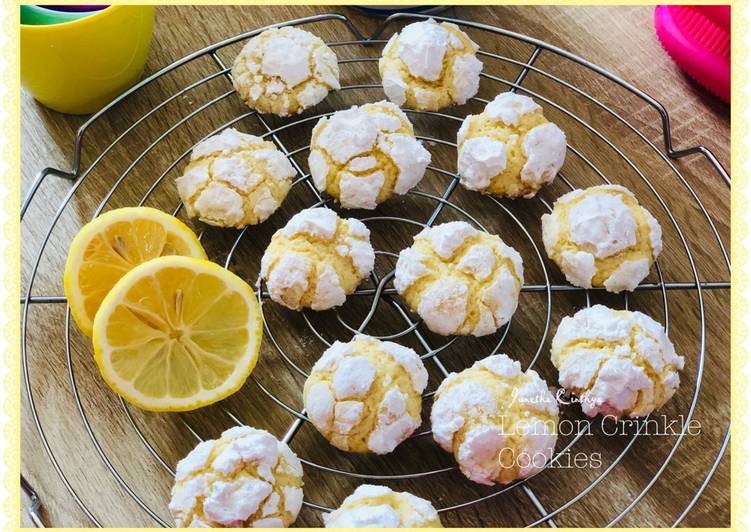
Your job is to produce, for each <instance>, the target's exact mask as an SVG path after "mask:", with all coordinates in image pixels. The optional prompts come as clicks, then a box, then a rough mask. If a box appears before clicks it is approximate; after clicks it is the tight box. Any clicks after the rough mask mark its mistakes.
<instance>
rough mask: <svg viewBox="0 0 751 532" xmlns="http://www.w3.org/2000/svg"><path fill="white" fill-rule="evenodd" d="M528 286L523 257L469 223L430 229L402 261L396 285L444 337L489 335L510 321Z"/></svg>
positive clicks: (395, 277)
mask: <svg viewBox="0 0 751 532" xmlns="http://www.w3.org/2000/svg"><path fill="white" fill-rule="evenodd" d="M523 282H524V271H523V266H522V261H521V256H520V255H519V254H518V253H517V252H516V250H514V249H513V248H511V247H509V246H507V245H506V244H504V243H503V242H502V241H501V239H500V238H499V237H498V236H496V235H490V234H488V233H485V232H483V231H478V230H477V229H475V228H473V227H472V226H470V225H469V224H468V223H466V222H448V223H445V224H440V225H436V226H434V227H431V228H426V229H424V230H423V231H421V232H420V233H419V234H418V235H417V236H415V241H414V244H413V245H412V247H410V248H408V249H405V250H402V251H401V253H400V254H399V259H398V260H397V263H396V271H395V274H394V287H395V288H396V290H397V292H398V293H399V294H400V295H401V296H403V297H404V298H405V299H406V301H407V303H408V304H409V306H410V308H411V309H412V310H414V311H416V312H417V313H418V315H419V316H420V317H421V318H422V319H423V320H424V321H425V324H426V325H427V326H428V328H429V329H430V330H431V331H433V332H436V333H438V334H443V335H451V334H460V335H469V334H471V335H475V336H483V335H486V334H491V333H493V332H495V331H496V330H498V328H499V327H501V326H502V325H503V324H505V323H507V322H508V320H509V319H510V318H511V315H512V314H513V313H514V311H515V310H516V306H517V302H518V295H519V291H520V290H521V286H522V283H523Z"/></svg>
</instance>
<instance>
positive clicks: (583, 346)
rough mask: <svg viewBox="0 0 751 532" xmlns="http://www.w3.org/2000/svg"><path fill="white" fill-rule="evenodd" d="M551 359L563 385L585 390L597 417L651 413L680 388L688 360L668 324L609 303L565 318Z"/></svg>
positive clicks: (585, 404) (586, 404)
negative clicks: (670, 334) (681, 373)
mask: <svg viewBox="0 0 751 532" xmlns="http://www.w3.org/2000/svg"><path fill="white" fill-rule="evenodd" d="M551 359H552V361H553V365H554V366H555V367H556V368H558V374H559V377H558V381H559V383H560V385H561V386H563V387H564V388H566V389H567V390H569V391H571V392H573V393H574V394H576V395H577V396H579V398H580V402H581V406H582V410H583V412H584V413H585V414H586V415H588V416H591V417H594V416H596V415H597V414H602V415H604V416H614V417H618V418H620V417H623V416H630V417H641V416H646V415H648V414H650V413H651V412H652V411H654V410H656V409H658V408H660V407H661V406H662V405H664V404H665V403H666V402H667V401H668V400H669V399H670V398H671V397H672V396H673V395H674V394H675V392H676V390H677V389H678V386H679V384H680V377H679V375H678V372H679V371H680V370H682V369H683V364H684V360H683V357H682V356H678V355H677V354H676V352H675V348H674V347H673V344H672V342H671V341H670V339H669V338H668V336H667V334H666V333H665V329H664V328H663V327H662V325H660V324H659V323H657V322H656V321H655V320H653V319H652V318H650V317H649V316H647V315H645V314H642V313H641V312H633V311H628V310H613V309H610V308H608V307H605V306H603V305H595V306H593V307H590V308H586V309H582V310H580V311H579V312H577V313H576V314H574V315H573V316H571V317H566V318H563V320H562V321H561V323H560V325H559V326H558V330H557V331H556V333H555V336H554V337H553V344H552V347H551Z"/></svg>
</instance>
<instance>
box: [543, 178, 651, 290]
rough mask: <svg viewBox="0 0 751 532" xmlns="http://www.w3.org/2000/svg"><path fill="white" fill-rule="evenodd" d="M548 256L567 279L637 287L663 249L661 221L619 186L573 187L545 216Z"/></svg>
mask: <svg viewBox="0 0 751 532" xmlns="http://www.w3.org/2000/svg"><path fill="white" fill-rule="evenodd" d="M542 240H543V243H544V245H545V251H546V252H547V254H548V257H550V259H551V260H552V261H553V262H555V263H556V264H557V265H558V267H559V268H560V269H561V271H563V274H564V275H565V276H566V279H567V280H568V282H570V283H571V284H573V285H575V286H579V287H582V288H592V287H602V286H604V287H605V289H606V290H607V291H608V292H621V291H623V290H633V289H634V288H636V286H637V285H638V284H639V283H640V282H641V281H642V280H643V279H644V278H645V277H646V276H647V275H649V267H650V266H651V264H652V263H653V262H654V261H655V259H656V258H657V256H658V255H659V254H660V252H661V251H662V229H661V228H660V224H659V223H657V220H655V219H654V217H653V216H652V215H651V214H650V213H649V211H647V209H645V208H644V207H642V206H641V205H639V202H638V201H636V197H635V196H634V194H633V193H632V192H631V191H630V190H628V189H626V188H624V187H622V186H619V185H600V186H596V187H590V188H586V189H584V190H573V191H571V192H569V193H568V194H565V195H563V196H561V197H560V198H558V200H557V201H556V202H555V205H553V212H551V213H550V214H544V215H543V216H542Z"/></svg>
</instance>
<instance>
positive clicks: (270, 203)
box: [176, 128, 296, 228]
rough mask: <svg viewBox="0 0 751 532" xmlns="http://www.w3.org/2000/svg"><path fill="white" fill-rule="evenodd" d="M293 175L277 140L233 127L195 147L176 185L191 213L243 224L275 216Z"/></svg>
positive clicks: (223, 224) (207, 219)
mask: <svg viewBox="0 0 751 532" xmlns="http://www.w3.org/2000/svg"><path fill="white" fill-rule="evenodd" d="M295 174H296V172H295V169H294V168H293V167H292V164H291V163H290V162H289V160H288V159H287V157H285V156H284V154H282V153H281V152H280V151H279V150H277V149H276V147H275V146H274V144H273V143H271V142H266V141H264V140H263V139H261V138H259V137H255V136H253V135H248V134H246V133H241V132H239V131H237V130H235V129H232V128H229V129H225V130H224V131H222V132H221V133H219V134H217V135H213V136H211V137H209V138H207V139H205V140H203V141H201V142H199V143H198V144H197V145H196V146H195V148H194V149H193V151H192V153H191V157H190V162H189V163H188V166H186V167H185V170H184V171H183V175H182V176H181V177H179V178H177V180H176V184H177V191H178V193H179V195H180V199H181V200H182V201H183V203H184V204H185V209H186V212H187V213H188V216H191V217H197V218H199V219H200V220H201V221H203V222H206V223H208V224H211V225H218V226H221V227H238V228H239V227H244V226H246V225H255V224H258V223H261V222H263V221H264V220H266V219H267V218H268V217H269V216H271V214H273V213H274V211H276V209H277V208H278V207H279V205H280V204H281V202H282V201H283V200H284V198H285V197H286V196H287V192H289V189H290V187H291V186H292V177H294V176H295Z"/></svg>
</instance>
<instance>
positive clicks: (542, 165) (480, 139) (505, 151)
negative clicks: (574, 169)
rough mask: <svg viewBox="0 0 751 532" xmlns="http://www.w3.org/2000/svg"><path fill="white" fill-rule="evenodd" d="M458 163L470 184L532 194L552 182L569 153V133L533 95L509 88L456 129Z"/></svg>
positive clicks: (470, 186) (463, 181)
mask: <svg viewBox="0 0 751 532" xmlns="http://www.w3.org/2000/svg"><path fill="white" fill-rule="evenodd" d="M456 142H457V146H458V162H457V167H458V171H459V177H460V179H461V184H462V185H464V186H465V187H466V188H468V189H470V190H477V191H480V192H483V193H486V194H495V195H498V196H508V197H512V198H516V197H525V198H531V197H533V196H534V195H535V194H537V191H538V190H540V188H542V187H543V185H546V184H547V183H550V182H551V181H552V180H553V179H554V178H555V176H556V174H557V173H558V170H560V169H561V167H562V166H563V162H564V159H565V158H566V135H564V133H563V131H561V129H560V128H559V127H558V126H556V125H555V124H553V123H551V122H548V121H547V119H546V118H545V116H544V115H543V112H542V107H540V106H539V105H537V104H536V103H535V101H534V100H533V99H532V98H529V97H527V96H522V95H519V94H514V93H512V92H505V93H502V94H499V95H498V96H496V98H495V99H494V100H493V101H492V102H490V103H489V104H488V105H487V106H486V107H485V110H484V111H483V112H482V113H480V114H479V115H469V116H467V117H466V118H465V119H464V122H462V126H461V128H459V132H458V133H457V141H456Z"/></svg>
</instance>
